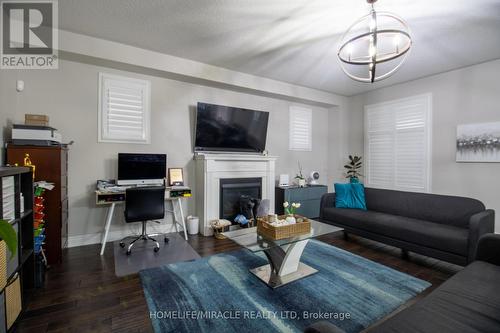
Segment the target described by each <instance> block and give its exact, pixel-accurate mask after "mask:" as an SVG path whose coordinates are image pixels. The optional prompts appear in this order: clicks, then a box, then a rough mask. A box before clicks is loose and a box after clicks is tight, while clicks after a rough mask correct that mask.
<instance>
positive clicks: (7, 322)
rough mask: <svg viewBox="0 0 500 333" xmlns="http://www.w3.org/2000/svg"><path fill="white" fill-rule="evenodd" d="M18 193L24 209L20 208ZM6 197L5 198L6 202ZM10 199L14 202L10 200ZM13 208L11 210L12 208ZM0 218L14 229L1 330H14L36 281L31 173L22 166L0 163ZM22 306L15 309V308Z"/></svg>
mask: <svg viewBox="0 0 500 333" xmlns="http://www.w3.org/2000/svg"><path fill="white" fill-rule="evenodd" d="M21 194H22V196H23V200H24V202H23V206H24V211H21ZM6 201H8V202H6ZM12 203H13V204H12ZM12 207H13V208H14V211H13V212H12V210H11V208H12ZM0 218H2V219H4V220H7V221H9V223H10V224H11V225H12V226H13V227H14V229H15V230H16V231H17V240H18V248H17V252H16V254H15V256H14V257H13V258H12V259H10V257H11V254H10V252H9V251H8V250H7V253H6V257H5V258H2V259H1V260H5V265H6V267H7V269H6V271H4V272H2V273H1V274H6V275H7V277H6V281H7V284H6V285H5V286H0V287H1V289H0V332H9V331H15V329H16V323H17V321H18V319H19V317H20V316H21V314H22V310H23V309H25V308H26V305H27V303H28V295H29V291H30V290H31V289H33V288H34V283H35V256H34V252H33V176H32V173H31V169H29V168H25V167H0ZM19 309H20V310H21V311H20V312H19V313H18V310H19Z"/></svg>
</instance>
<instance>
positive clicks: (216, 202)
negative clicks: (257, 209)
mask: <svg viewBox="0 0 500 333" xmlns="http://www.w3.org/2000/svg"><path fill="white" fill-rule="evenodd" d="M194 158H195V161H196V187H195V195H194V198H195V203H196V215H198V216H199V218H200V233H202V234H203V235H204V236H211V235H213V229H212V226H211V223H212V222H213V221H214V220H218V219H220V217H221V212H220V210H221V204H220V202H224V201H223V200H221V194H220V191H221V183H223V182H225V180H226V179H233V180H234V179H242V178H245V179H249V178H250V179H251V178H253V179H254V180H257V181H253V183H257V182H258V183H259V186H260V188H261V189H260V199H268V200H269V202H270V203H271V204H270V207H269V214H273V213H274V187H275V185H276V183H275V182H276V181H275V174H274V164H275V161H276V157H275V156H265V155H252V154H211V153H205V154H200V153H198V154H196V155H195V157H194ZM238 197H239V195H238Z"/></svg>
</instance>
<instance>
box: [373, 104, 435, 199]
mask: <svg viewBox="0 0 500 333" xmlns="http://www.w3.org/2000/svg"><path fill="white" fill-rule="evenodd" d="M430 101H431V95H422V96H416V97H412V98H408V99H403V100H397V101H393V102H388V103H383V104H377V105H369V106H366V107H365V154H366V174H367V175H366V176H367V178H366V183H367V185H368V186H371V187H379V188H391V189H399V190H408V191H417V192H428V191H430V156H431V155H430V129H431V122H430V112H431V102H430Z"/></svg>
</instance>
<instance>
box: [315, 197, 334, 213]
mask: <svg viewBox="0 0 500 333" xmlns="http://www.w3.org/2000/svg"><path fill="white" fill-rule="evenodd" d="M328 207H335V193H325V194H323V196H322V197H321V205H320V209H319V217H320V219H322V218H323V217H324V216H323V209H325V208H328Z"/></svg>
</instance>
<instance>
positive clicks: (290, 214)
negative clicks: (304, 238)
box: [283, 201, 300, 224]
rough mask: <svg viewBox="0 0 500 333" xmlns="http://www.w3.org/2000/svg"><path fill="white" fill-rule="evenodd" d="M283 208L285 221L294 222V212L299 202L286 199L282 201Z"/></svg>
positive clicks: (298, 206)
mask: <svg viewBox="0 0 500 333" xmlns="http://www.w3.org/2000/svg"><path fill="white" fill-rule="evenodd" d="M283 208H284V209H285V215H286V219H285V220H286V221H287V222H288V223H289V224H294V223H295V222H296V219H295V212H296V211H297V209H298V208H300V203H299V202H292V203H291V204H290V203H289V202H288V201H285V202H284V203H283Z"/></svg>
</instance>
